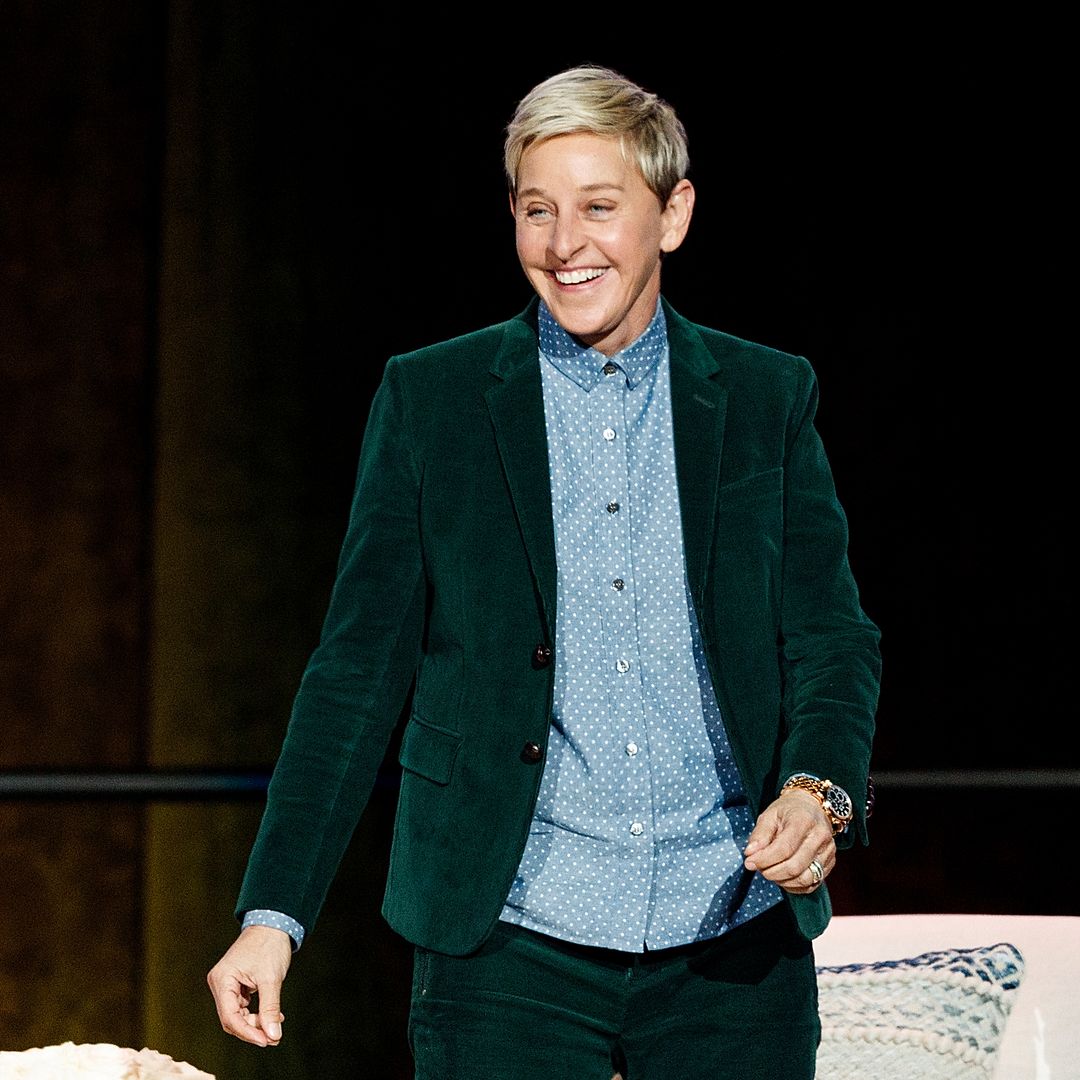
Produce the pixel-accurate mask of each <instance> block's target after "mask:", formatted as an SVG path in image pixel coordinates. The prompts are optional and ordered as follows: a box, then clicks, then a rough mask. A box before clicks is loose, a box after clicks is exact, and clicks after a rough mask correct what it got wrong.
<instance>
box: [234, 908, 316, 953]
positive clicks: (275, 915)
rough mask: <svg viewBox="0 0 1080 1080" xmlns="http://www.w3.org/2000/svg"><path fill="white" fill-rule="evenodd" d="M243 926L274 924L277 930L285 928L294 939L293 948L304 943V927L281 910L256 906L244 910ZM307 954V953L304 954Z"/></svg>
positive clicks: (297, 947)
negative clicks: (268, 909) (266, 909)
mask: <svg viewBox="0 0 1080 1080" xmlns="http://www.w3.org/2000/svg"><path fill="white" fill-rule="evenodd" d="M240 925H241V928H247V927H249V926H272V927H273V928H274V929H275V930H284V931H285V933H286V934H288V935H289V937H291V938H292V939H293V948H294V949H299V948H300V946H301V945H302V944H303V943H304V928H303V927H302V926H301V925H300V924H299V923H298V922H297V921H296V920H295V919H291V918H289V916H288V915H285V914H283V913H282V912H280V911H265V910H262V909H259V908H254V909H252V910H251V911H246V912H244V918H243V920H242V921H241V924H240ZM304 955H305V956H306V955H307V953H305V954H304Z"/></svg>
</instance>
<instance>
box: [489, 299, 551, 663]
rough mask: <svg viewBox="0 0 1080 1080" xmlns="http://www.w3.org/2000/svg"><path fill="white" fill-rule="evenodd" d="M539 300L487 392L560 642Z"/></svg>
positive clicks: (509, 339) (515, 327) (494, 369)
mask: <svg viewBox="0 0 1080 1080" xmlns="http://www.w3.org/2000/svg"><path fill="white" fill-rule="evenodd" d="M536 306H537V305H536V302H535V301H534V302H533V303H532V304H531V305H530V306H529V307H528V308H527V309H526V310H525V312H524V313H523V314H522V315H520V316H519V317H518V318H517V319H514V320H511V322H510V323H509V326H508V330H507V333H506V335H505V336H504V338H503V341H502V344H501V346H500V348H499V352H498V353H497V354H496V356H495V359H494V361H493V362H492V364H491V373H492V374H493V375H494V376H495V378H496V379H497V380H498V381H497V382H496V383H495V384H494V385H492V386H491V387H489V388H488V390H487V391H485V393H484V397H485V399H486V400H487V406H488V411H489V412H490V414H491V421H492V424H493V425H494V428H495V441H496V443H497V444H498V448H499V456H500V457H501V459H502V464H503V470H504V472H505V473H506V482H507V486H508V487H509V488H510V495H511V497H512V499H513V501H514V511H515V513H516V514H517V519H518V526H519V528H520V529H521V536H522V539H523V541H524V543H525V548H526V551H527V552H528V555H529V562H530V564H531V566H532V571H533V578H534V580H535V582H536V588H537V591H538V592H539V594H540V600H541V603H542V605H543V610H544V618H545V622H546V624H547V625H546V629H547V633H548V635H549V638H548V640H549V643H550V644H552V645H554V642H555V596H556V578H555V574H556V570H555V527H554V524H553V522H552V518H551V479H550V472H549V470H548V445H547V428H546V424H545V420H544V389H543V385H542V384H541V382H540V363H539V356H538V353H537V337H536Z"/></svg>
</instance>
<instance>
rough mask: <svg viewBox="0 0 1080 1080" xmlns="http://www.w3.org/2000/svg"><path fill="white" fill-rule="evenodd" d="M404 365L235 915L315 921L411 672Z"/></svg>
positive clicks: (415, 641) (412, 502)
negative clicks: (259, 912) (271, 913)
mask: <svg viewBox="0 0 1080 1080" xmlns="http://www.w3.org/2000/svg"><path fill="white" fill-rule="evenodd" d="M403 383H404V380H403V378H402V372H401V370H400V363H399V362H398V361H397V360H396V359H392V360H391V361H390V362H389V364H388V365H387V367H386V370H385V372H384V375H383V379H382V382H381V384H380V386H379V388H378V390H377V391H376V394H375V396H374V398H373V400H372V405H371V412H370V415H369V418H368V423H367V426H366V428H365V432H364V438H363V443H362V446H361V451H360V462H359V468H358V471H357V479H356V487H355V492H354V496H353V502H352V509H351V513H350V517H349V524H348V529H347V532H346V535H345V540H344V544H343V546H342V550H341V555H340V559H339V562H338V569H337V577H336V580H335V583H334V587H333V591H332V593H331V598H330V604H329V608H328V611H327V614H326V618H325V621H324V625H323V629H322V634H321V636H320V640H319V644H318V646H317V648H316V649H315V651H314V652H313V654H312V656H311V658H310V660H309V662H308V664H307V667H306V669H305V671H304V675H303V678H302V680H301V684H300V688H299V691H298V693H297V695H296V698H295V701H294V703H293V709H292V714H291V717H290V720H289V725H288V730H287V733H286V736H285V741H284V744H283V746H282V750H281V754H280V756H279V758H278V761H277V764H276V766H275V769H274V773H273V776H272V777H271V781H270V786H269V790H268V792H267V802H266V807H265V810H264V813H263V817H262V822H261V825H260V827H259V832H258V835H257V837H256V840H255V844H254V847H253V849H252V852H251V856H250V859H249V861H248V866H247V871H246V874H245V876H244V881H243V884H242V886H241V890H240V895H239V899H238V902H237V907H236V911H237V915H238V916H239V915H241V914H242V913H243V912H244V911H248V910H252V909H255V908H265V909H272V910H275V911H281V912H284V913H285V914H287V915H290V916H291V917H292V918H294V919H296V920H297V921H298V922H299V923H300V924H301V925H302V926H304V927H305V929H306V930H310V929H311V928H312V926H313V925H314V923H315V921H316V918H317V916H318V913H319V911H320V909H321V907H322V904H323V901H324V899H325V897H326V893H327V891H328V889H329V887H330V884H331V881H332V879H333V877H334V875H335V873H336V872H337V869H338V866H339V864H340V861H341V858H342V856H343V855H344V852H345V849H346V847H347V845H348V843H349V840H350V838H351V836H352V833H353V831H354V829H355V827H356V824H357V822H358V820H359V818H360V815H361V813H362V812H363V809H364V807H365V805H366V803H367V800H368V797H369V795H370V793H371V789H372V787H373V785H374V782H375V777H376V774H377V772H378V768H379V765H380V764H381V762H382V759H383V757H384V755H385V753H386V748H387V746H388V744H389V740H390V735H391V733H392V732H393V729H394V727H395V725H396V723H397V720H398V718H399V717H400V715H401V711H402V709H403V708H404V705H405V700H406V698H407V695H408V692H409V688H410V686H411V683H412V679H413V676H414V674H415V671H416V667H417V663H418V659H419V654H420V648H421V641H422V634H423V618H424V604H425V577H424V571H423V560H422V551H421V541H420V530H419V492H420V485H421V480H422V476H421V470H420V468H419V466H418V464H417V461H416V458H415V455H414V449H415V443H414V440H413V438H412V436H411V432H412V431H413V430H414V428H413V425H412V422H411V418H410V415H409V410H408V408H407V403H406V395H405V388H404V385H403Z"/></svg>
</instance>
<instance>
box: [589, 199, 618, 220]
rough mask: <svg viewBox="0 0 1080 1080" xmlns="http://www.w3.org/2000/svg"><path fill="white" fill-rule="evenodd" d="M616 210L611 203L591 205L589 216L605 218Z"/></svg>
mask: <svg viewBox="0 0 1080 1080" xmlns="http://www.w3.org/2000/svg"><path fill="white" fill-rule="evenodd" d="M614 209H615V207H613V206H612V205H611V204H610V203H600V202H596V203H589V216H590V217H605V216H606V215H607V214H610V213H611V211H612V210H614Z"/></svg>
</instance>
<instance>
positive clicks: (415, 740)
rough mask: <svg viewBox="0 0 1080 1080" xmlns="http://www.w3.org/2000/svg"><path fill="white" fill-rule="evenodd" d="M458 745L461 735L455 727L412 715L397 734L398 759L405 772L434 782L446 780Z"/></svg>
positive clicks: (452, 769) (448, 777)
mask: <svg viewBox="0 0 1080 1080" xmlns="http://www.w3.org/2000/svg"><path fill="white" fill-rule="evenodd" d="M460 749H461V736H460V735H459V734H458V733H457V732H456V731H447V730H446V728H441V727H436V726H435V725H434V724H429V723H428V722H427V721H426V720H421V719H420V718H419V717H418V716H415V715H414V716H413V717H412V719H411V720H410V721H409V723H408V724H407V725H406V727H405V733H404V735H403V736H402V738H401V750H400V752H399V753H398V761H399V762H400V763H401V767H402V768H403V769H408V770H409V772H413V773H416V774H417V775H418V776H423V777H425V778H426V779H428V780H433V781H434V782H435V783H436V784H449V783H450V775H451V773H452V772H453V771H454V760H455V759H456V758H457V755H458V751H459V750H460Z"/></svg>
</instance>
